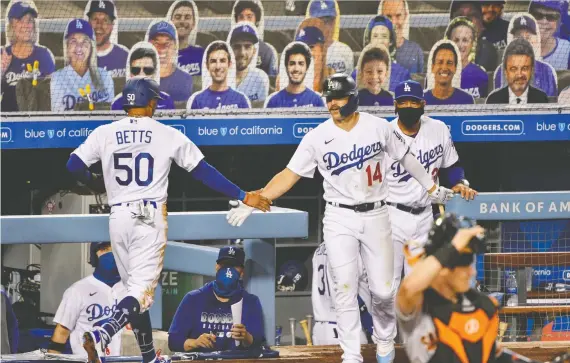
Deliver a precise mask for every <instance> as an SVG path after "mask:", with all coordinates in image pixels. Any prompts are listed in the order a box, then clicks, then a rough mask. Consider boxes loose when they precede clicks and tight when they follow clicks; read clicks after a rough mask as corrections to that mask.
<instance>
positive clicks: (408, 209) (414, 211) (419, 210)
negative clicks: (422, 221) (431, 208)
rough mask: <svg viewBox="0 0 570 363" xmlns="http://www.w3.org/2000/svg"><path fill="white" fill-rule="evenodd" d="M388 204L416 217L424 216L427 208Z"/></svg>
mask: <svg viewBox="0 0 570 363" xmlns="http://www.w3.org/2000/svg"><path fill="white" fill-rule="evenodd" d="M386 204H388V205H390V206H392V207H394V208H396V209H399V210H401V211H402V212H408V213H411V214H414V215H418V214H422V213H423V212H424V211H425V210H426V208H427V207H420V208H412V207H408V206H407V205H403V204H399V203H391V202H387V203H386Z"/></svg>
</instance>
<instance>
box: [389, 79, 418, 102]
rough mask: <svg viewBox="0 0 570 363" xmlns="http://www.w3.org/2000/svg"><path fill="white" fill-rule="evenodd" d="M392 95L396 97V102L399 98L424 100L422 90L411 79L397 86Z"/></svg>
mask: <svg viewBox="0 0 570 363" xmlns="http://www.w3.org/2000/svg"><path fill="white" fill-rule="evenodd" d="M394 94H395V95H396V97H395V98H394V99H396V100H397V99H400V98H415V99H418V100H421V101H423V100H424V89H423V88H422V86H421V85H420V84H419V83H418V82H416V81H412V80H411V79H409V80H407V81H404V82H401V83H400V84H398V85H397V86H396V89H395V90H394Z"/></svg>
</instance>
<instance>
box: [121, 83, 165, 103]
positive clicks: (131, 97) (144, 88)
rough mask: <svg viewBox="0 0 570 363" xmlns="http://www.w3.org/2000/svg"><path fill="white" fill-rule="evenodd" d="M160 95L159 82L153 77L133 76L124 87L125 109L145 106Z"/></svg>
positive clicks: (160, 98)
mask: <svg viewBox="0 0 570 363" xmlns="http://www.w3.org/2000/svg"><path fill="white" fill-rule="evenodd" d="M154 98H157V99H159V100H162V99H163V98H162V97H160V90H159V87H158V83H156V81H155V80H153V79H151V78H140V77H139V78H131V79H129V80H128V81H127V83H126V84H125V87H124V88H123V102H124V104H123V109H124V110H125V111H126V110H128V109H129V108H131V107H145V106H147V105H148V103H149V102H150V100H152V99H154Z"/></svg>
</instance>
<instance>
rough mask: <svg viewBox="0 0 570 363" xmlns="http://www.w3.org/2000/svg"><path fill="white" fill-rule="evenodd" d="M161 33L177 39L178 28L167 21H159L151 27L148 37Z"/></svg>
mask: <svg viewBox="0 0 570 363" xmlns="http://www.w3.org/2000/svg"><path fill="white" fill-rule="evenodd" d="M159 34H164V35H168V36H169V37H170V38H171V39H176V28H174V25H172V24H171V23H169V22H167V21H164V20H163V21H159V22H158V23H156V24H154V25H153V26H151V27H150V30H149V31H148V39H152V38H154V37H155V36H157V35H159Z"/></svg>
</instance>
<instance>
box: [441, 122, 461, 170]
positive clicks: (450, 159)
mask: <svg viewBox="0 0 570 363" xmlns="http://www.w3.org/2000/svg"><path fill="white" fill-rule="evenodd" d="M442 129H443V130H444V131H443V145H444V146H443V161H442V162H441V167H442V168H449V167H450V166H451V165H453V164H455V163H456V162H457V160H459V155H457V150H455V144H454V143H453V140H452V139H451V133H450V132H449V129H448V128H447V126H445V127H444V128H442Z"/></svg>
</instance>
